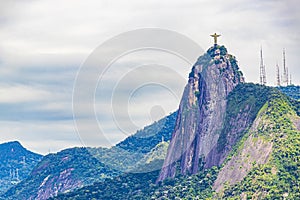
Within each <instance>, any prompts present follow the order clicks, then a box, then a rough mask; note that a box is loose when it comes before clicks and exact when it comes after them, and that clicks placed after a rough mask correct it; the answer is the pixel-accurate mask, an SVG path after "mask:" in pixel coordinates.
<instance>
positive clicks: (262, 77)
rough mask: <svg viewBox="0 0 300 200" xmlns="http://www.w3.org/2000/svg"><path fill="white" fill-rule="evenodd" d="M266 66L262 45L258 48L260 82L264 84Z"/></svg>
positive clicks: (265, 81)
mask: <svg viewBox="0 0 300 200" xmlns="http://www.w3.org/2000/svg"><path fill="white" fill-rule="evenodd" d="M266 83H267V80H266V66H265V65H264V60H263V53H262V47H261V48H260V84H261V85H266Z"/></svg>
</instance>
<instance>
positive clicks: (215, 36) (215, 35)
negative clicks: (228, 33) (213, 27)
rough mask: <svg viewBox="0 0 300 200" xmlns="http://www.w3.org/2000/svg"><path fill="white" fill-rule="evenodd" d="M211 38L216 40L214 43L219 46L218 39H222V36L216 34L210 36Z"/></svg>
mask: <svg viewBox="0 0 300 200" xmlns="http://www.w3.org/2000/svg"><path fill="white" fill-rule="evenodd" d="M210 36H211V37H213V38H214V43H215V45H217V38H218V37H220V36H221V35H218V34H216V33H214V34H213V35H210Z"/></svg>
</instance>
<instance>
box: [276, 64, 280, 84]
mask: <svg viewBox="0 0 300 200" xmlns="http://www.w3.org/2000/svg"><path fill="white" fill-rule="evenodd" d="M276 83H277V86H280V73H279V66H278V63H277V64H276Z"/></svg>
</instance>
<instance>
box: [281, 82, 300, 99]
mask: <svg viewBox="0 0 300 200" xmlns="http://www.w3.org/2000/svg"><path fill="white" fill-rule="evenodd" d="M277 88H278V89H279V90H280V91H281V92H283V93H284V94H286V95H288V96H289V97H291V98H294V99H296V100H300V86H295V85H289V86H286V87H283V86H281V87H277Z"/></svg>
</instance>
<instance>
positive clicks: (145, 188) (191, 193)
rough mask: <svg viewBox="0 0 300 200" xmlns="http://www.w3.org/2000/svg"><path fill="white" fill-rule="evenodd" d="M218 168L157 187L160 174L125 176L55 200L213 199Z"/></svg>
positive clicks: (176, 179)
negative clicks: (213, 187) (213, 186)
mask: <svg viewBox="0 0 300 200" xmlns="http://www.w3.org/2000/svg"><path fill="white" fill-rule="evenodd" d="M217 172H218V168H216V167H213V168H211V169H208V170H204V171H203V172H201V173H198V174H196V175H192V176H179V177H176V178H174V179H167V180H165V181H163V182H160V183H159V184H155V181H156V179H157V177H158V174H159V171H153V172H149V173H126V174H123V175H121V176H119V177H117V178H114V179H106V180H105V181H104V182H101V183H95V184H93V185H91V186H87V187H84V188H82V189H79V190H77V191H75V192H73V193H67V194H60V195H59V196H57V197H55V198H53V199H59V200H64V199H97V200H100V199H103V200H104V199H112V200H114V199H115V200H119V199H124V200H125V199H176V198H178V199H194V198H198V199H213V194H214V193H213V191H212V185H213V182H214V180H215V179H216V177H217Z"/></svg>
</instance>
